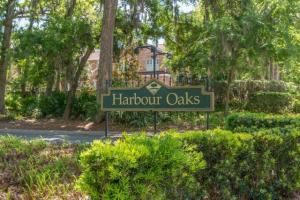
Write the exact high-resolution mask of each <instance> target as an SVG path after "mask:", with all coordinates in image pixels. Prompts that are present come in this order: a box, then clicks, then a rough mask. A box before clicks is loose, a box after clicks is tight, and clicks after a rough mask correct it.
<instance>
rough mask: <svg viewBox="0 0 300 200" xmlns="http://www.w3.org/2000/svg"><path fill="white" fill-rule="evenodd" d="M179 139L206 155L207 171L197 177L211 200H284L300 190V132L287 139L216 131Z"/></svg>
mask: <svg viewBox="0 0 300 200" xmlns="http://www.w3.org/2000/svg"><path fill="white" fill-rule="evenodd" d="M179 138H181V139H182V140H183V141H185V142H186V143H187V144H189V145H196V146H197V150H198V152H202V153H203V156H204V160H205V161H206V163H207V167H206V168H205V170H204V171H201V172H199V173H197V175H196V177H197V180H198V181H199V182H200V183H202V185H204V186H205V189H206V192H207V196H206V197H207V199H261V200H262V199H270V200H271V199H283V198H287V197H288V195H289V193H290V192H292V191H295V190H297V189H299V187H300V185H299V184H300V182H299V180H300V159H299V158H300V149H299V142H300V132H299V130H293V131H291V133H290V134H286V135H282V134H280V133H279V132H277V133H269V132H268V131H263V132H259V133H255V134H237V133H232V132H229V131H222V130H215V131H208V132H189V133H186V134H182V135H180V136H179ZM199 199H200V198H199Z"/></svg>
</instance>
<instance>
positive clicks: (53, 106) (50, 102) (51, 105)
mask: <svg viewBox="0 0 300 200" xmlns="http://www.w3.org/2000/svg"><path fill="white" fill-rule="evenodd" d="M65 107H66V94H65V93H63V92H53V93H52V94H51V95H50V96H44V95H43V96H41V97H40V99H39V109H40V110H41V112H42V115H43V116H54V117H60V116H62V114H63V113H64V110H65Z"/></svg>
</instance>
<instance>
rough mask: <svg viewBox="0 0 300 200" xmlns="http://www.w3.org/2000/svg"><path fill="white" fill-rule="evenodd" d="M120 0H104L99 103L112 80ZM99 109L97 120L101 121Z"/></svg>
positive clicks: (98, 91) (99, 70) (98, 87)
mask: <svg viewBox="0 0 300 200" xmlns="http://www.w3.org/2000/svg"><path fill="white" fill-rule="evenodd" d="M117 5H118V0H104V15H103V19H102V32H101V39H100V62H99V68H98V82H97V103H98V105H101V104H102V102H101V95H102V94H104V93H106V92H107V87H108V84H109V83H108V82H109V81H111V80H112V61H113V38H114V37H113V35H114V28H115V19H116V12H117ZM101 115H102V113H101V112H100V111H99V114H98V116H97V119H96V121H98V122H99V121H101V118H102V116H101Z"/></svg>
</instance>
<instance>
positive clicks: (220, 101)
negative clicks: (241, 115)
mask: <svg viewBox="0 0 300 200" xmlns="http://www.w3.org/2000/svg"><path fill="white" fill-rule="evenodd" d="M226 87H227V84H226V82H225V81H215V82H213V89H214V92H215V103H216V107H217V108H218V107H220V108H222V107H223V106H224V99H225V94H226ZM230 88H231V89H230V100H231V101H233V102H232V104H231V107H232V108H235V109H244V103H245V102H247V101H248V98H249V95H250V94H253V93H257V92H283V93H292V94H294V93H296V92H297V90H299V89H298V88H297V85H295V84H294V83H288V82H284V81H275V80H236V81H234V82H233V83H232V84H231V87H230Z"/></svg>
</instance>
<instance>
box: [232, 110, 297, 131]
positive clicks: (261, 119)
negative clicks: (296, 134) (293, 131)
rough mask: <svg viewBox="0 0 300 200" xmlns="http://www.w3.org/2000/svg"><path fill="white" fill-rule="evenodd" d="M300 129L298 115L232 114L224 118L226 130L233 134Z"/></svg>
mask: <svg viewBox="0 0 300 200" xmlns="http://www.w3.org/2000/svg"><path fill="white" fill-rule="evenodd" d="M272 128H280V129H282V131H285V130H284V129H285V128H300V115H297V114H295V115H274V114H265V113H246V112H243V113H234V114H231V115H229V116H228V117H227V118H226V129H227V130H231V131H235V132H253V131H257V130H260V129H272Z"/></svg>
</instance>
